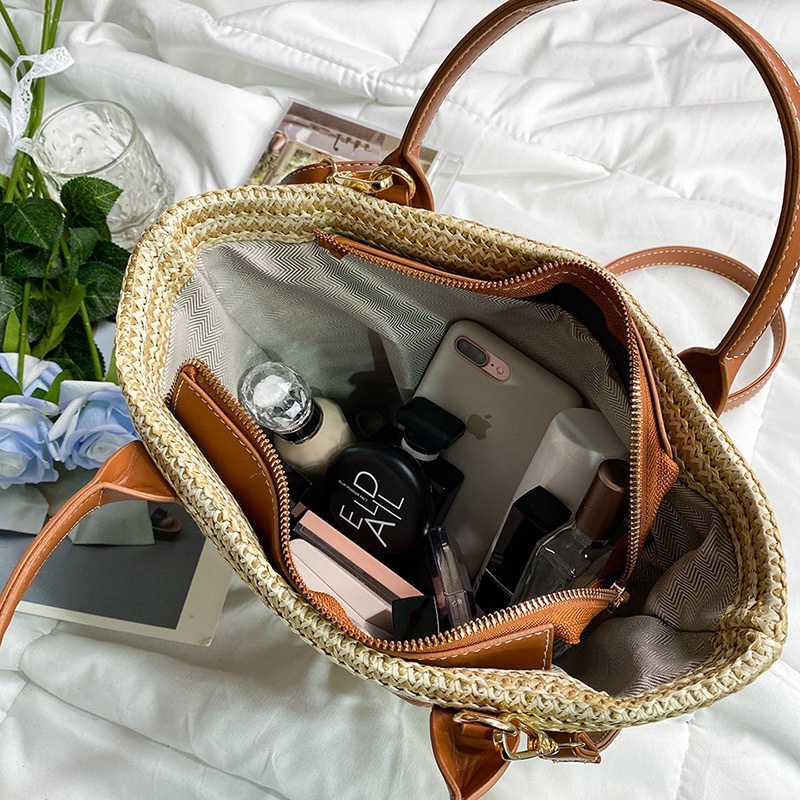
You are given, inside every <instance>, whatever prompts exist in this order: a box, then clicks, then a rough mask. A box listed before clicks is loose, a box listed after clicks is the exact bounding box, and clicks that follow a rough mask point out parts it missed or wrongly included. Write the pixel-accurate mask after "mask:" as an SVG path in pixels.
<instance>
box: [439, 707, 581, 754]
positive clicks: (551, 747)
mask: <svg viewBox="0 0 800 800" xmlns="http://www.w3.org/2000/svg"><path fill="white" fill-rule="evenodd" d="M453 720H454V721H455V722H460V723H462V724H473V725H485V726H486V727H487V728H491V730H492V741H493V742H494V745H495V747H496V748H497V749H498V750H500V751H501V754H502V756H503V759H504V760H505V761H525V760H527V759H529V758H547V757H549V756H554V755H556V754H557V753H558V752H559V751H560V750H564V749H569V748H575V747H582V746H583V742H576V741H568V742H557V741H556V740H555V739H554V738H553V737H552V736H550V734H548V733H546V732H545V731H539V730H536V729H535V728H533V727H532V726H531V725H530V724H528V723H527V722H526V721H525V720H522V719H520V718H519V717H518V716H515V715H514V714H504V715H503V716H502V717H493V716H490V715H489V714H481V713H480V712H478V711H459V712H458V713H457V714H455V715H454V716H453Z"/></svg>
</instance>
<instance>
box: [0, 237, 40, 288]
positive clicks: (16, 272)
mask: <svg viewBox="0 0 800 800" xmlns="http://www.w3.org/2000/svg"><path fill="white" fill-rule="evenodd" d="M49 260H50V253H49V252H47V251H45V250H40V249H39V248H38V247H30V246H26V245H11V246H9V248H8V250H7V251H6V263H5V266H4V272H5V274H6V275H8V277H9V278H16V279H17V280H20V281H24V280H25V279H26V278H43V277H44V275H45V271H46V270H47V263H48V261H49Z"/></svg>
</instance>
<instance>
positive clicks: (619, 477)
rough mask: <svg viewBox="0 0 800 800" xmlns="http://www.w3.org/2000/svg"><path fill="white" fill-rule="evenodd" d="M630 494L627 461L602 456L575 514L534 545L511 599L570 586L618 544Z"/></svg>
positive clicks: (523, 598) (521, 598)
mask: <svg viewBox="0 0 800 800" xmlns="http://www.w3.org/2000/svg"><path fill="white" fill-rule="evenodd" d="M627 495H628V464H627V463H626V462H625V461H621V460H619V459H608V460H606V461H603V462H602V463H601V464H600V466H599V467H598V468H597V474H596V475H595V477H594V479H593V480H592V483H591V485H590V486H589V489H588V491H587V492H586V495H585V496H584V498H583V500H582V501H581V504H580V506H579V507H578V510H577V511H576V512H575V516H574V517H573V518H572V520H571V521H570V522H568V523H567V524H566V525H564V526H563V527H562V528H559V529H558V530H556V531H554V532H553V533H551V534H550V535H549V536H548V537H546V538H545V539H543V540H542V541H541V542H540V543H539V545H538V546H537V548H536V550H534V552H533V555H532V556H531V560H530V562H529V563H528V567H527V569H526V570H525V574H524V575H523V578H522V580H521V581H520V583H519V585H518V586H517V591H516V593H515V594H514V596H513V597H512V598H511V602H512V604H513V603H521V602H523V601H525V600H530V599H532V598H534V597H541V596H542V595H546V594H551V593H552V592H559V591H561V590H563V589H569V588H570V587H571V586H572V585H574V584H575V583H576V582H578V581H579V580H580V577H581V575H582V574H583V573H585V572H586V571H587V570H589V569H591V568H592V566H593V565H594V564H595V562H596V561H597V560H598V559H600V558H602V557H603V556H605V555H607V554H608V553H609V552H610V550H611V548H612V547H613V546H614V544H615V537H614V533H615V531H616V528H617V526H618V523H619V521H620V519H621V518H622V514H623V510H624V505H625V501H626V498H627Z"/></svg>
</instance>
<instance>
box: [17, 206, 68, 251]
mask: <svg viewBox="0 0 800 800" xmlns="http://www.w3.org/2000/svg"><path fill="white" fill-rule="evenodd" d="M5 227H6V236H8V238H9V239H13V240H14V241H15V242H20V243H22V244H30V245H33V246H34V247H38V248H40V249H41V250H46V251H47V252H48V253H50V252H52V250H53V248H54V247H55V245H56V242H58V239H59V237H60V236H61V231H62V230H63V228H64V215H63V213H62V211H61V208H59V205H58V203H56V202H54V201H53V200H47V199H40V198H37V197H33V198H29V199H28V200H23V202H22V203H20V204H19V205H18V206H17V207H16V209H15V211H14V212H13V213H12V214H10V215H9V216H8V219H6V221H5Z"/></svg>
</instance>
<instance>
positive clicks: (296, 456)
mask: <svg viewBox="0 0 800 800" xmlns="http://www.w3.org/2000/svg"><path fill="white" fill-rule="evenodd" d="M239 399H240V400H241V402H242V405H244V407H245V408H246V409H247V410H248V411H249V412H250V413H251V414H252V415H253V417H254V418H255V420H256V421H257V422H258V423H259V424H260V425H263V426H264V427H265V428H267V429H268V430H270V431H272V432H273V433H275V434H276V438H275V440H274V444H275V449H276V450H277V451H278V453H279V454H280V456H281V458H283V459H284V460H285V461H286V462H287V463H288V464H291V465H292V466H293V467H296V468H297V469H298V470H299V471H300V472H302V473H303V474H305V475H308V477H310V478H320V477H322V475H323V474H324V472H325V469H326V467H327V466H328V464H329V463H330V461H331V460H332V459H333V458H334V456H335V455H336V454H337V453H338V452H339V451H340V450H341V449H342V448H343V447H345V446H346V445H348V444H351V443H352V442H354V441H355V436H354V435H353V432H352V430H351V429H350V426H349V425H348V424H347V420H346V419H345V417H344V414H343V413H342V409H341V408H339V406H338V405H337V404H336V403H334V402H333V401H332V400H328V399H327V398H324V397H317V398H314V397H312V396H311V389H309V387H308V384H307V383H306V382H305V381H304V380H303V378H301V377H300V375H298V374H297V373H296V372H295V371H294V370H293V369H291V368H290V367H287V366H286V364H282V363H281V362H279V361H264V362H261V363H260V364H257V365H256V366H255V367H253V368H252V369H250V370H248V371H247V372H246V373H245V374H244V376H243V377H242V381H241V384H240V388H239Z"/></svg>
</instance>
